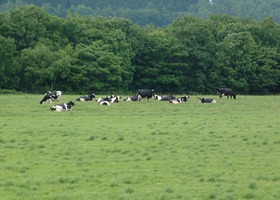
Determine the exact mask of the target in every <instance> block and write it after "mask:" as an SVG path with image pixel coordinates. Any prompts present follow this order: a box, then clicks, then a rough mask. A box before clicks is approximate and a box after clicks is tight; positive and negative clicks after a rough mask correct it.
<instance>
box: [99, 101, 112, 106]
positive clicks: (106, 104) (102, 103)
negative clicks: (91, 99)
mask: <svg viewBox="0 0 280 200" xmlns="http://www.w3.org/2000/svg"><path fill="white" fill-rule="evenodd" d="M98 104H99V105H101V106H102V105H103V106H110V105H111V104H110V102H109V101H100V102H99V103H98Z"/></svg>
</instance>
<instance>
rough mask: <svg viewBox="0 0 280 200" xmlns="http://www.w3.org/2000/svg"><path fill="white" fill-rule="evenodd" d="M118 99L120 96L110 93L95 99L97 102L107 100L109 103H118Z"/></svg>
mask: <svg viewBox="0 0 280 200" xmlns="http://www.w3.org/2000/svg"><path fill="white" fill-rule="evenodd" d="M120 99H121V97H120V96H115V95H111V96H108V97H103V98H98V99H97V100H96V101H97V102H98V103H100V102H102V101H108V102H110V103H119V102H120Z"/></svg>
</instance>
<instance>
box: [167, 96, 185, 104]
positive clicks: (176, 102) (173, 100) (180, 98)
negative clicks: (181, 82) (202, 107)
mask: <svg viewBox="0 0 280 200" xmlns="http://www.w3.org/2000/svg"><path fill="white" fill-rule="evenodd" d="M189 98H190V97H189V96H183V97H178V98H175V99H172V100H170V101H169V103H174V104H179V103H186V102H187V101H188V100H189Z"/></svg>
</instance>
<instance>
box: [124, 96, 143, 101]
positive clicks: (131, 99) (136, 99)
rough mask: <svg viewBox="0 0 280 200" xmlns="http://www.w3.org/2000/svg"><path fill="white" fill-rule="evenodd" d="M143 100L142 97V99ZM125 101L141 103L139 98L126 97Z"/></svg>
mask: <svg viewBox="0 0 280 200" xmlns="http://www.w3.org/2000/svg"><path fill="white" fill-rule="evenodd" d="M140 98H141V97H140ZM124 101H139V99H138V97H137V96H131V97H126V98H125V99H124Z"/></svg>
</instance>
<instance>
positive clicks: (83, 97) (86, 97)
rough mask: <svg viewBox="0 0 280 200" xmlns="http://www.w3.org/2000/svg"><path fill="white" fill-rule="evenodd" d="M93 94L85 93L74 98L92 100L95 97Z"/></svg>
mask: <svg viewBox="0 0 280 200" xmlns="http://www.w3.org/2000/svg"><path fill="white" fill-rule="evenodd" d="M95 97H96V96H95V94H93V93H92V94H89V95H86V96H81V97H79V98H77V99H76V100H77V101H92V99H93V98H95Z"/></svg>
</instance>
